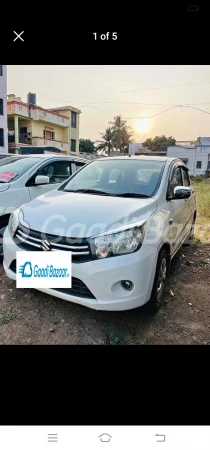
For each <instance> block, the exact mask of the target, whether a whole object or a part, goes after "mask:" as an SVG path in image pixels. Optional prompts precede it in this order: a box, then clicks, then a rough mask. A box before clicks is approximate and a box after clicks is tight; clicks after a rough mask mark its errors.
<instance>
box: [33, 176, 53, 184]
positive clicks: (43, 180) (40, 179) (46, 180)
mask: <svg viewBox="0 0 210 450" xmlns="http://www.w3.org/2000/svg"><path fill="white" fill-rule="evenodd" d="M49 182H50V179H49V177H47V176H46V175H37V177H36V178H35V184H36V185H39V184H49Z"/></svg>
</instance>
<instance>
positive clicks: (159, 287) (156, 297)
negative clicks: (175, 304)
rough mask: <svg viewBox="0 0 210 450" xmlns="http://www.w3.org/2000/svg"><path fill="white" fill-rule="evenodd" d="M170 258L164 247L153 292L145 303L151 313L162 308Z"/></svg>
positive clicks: (159, 258) (160, 254) (158, 263)
mask: <svg viewBox="0 0 210 450" xmlns="http://www.w3.org/2000/svg"><path fill="white" fill-rule="evenodd" d="M168 259H169V256H168V253H167V251H166V250H165V249H162V250H161V251H160V253H159V256H158V260H157V266H156V272H155V279H154V284H153V288H152V294H151V297H150V300H149V301H148V303H147V304H146V305H145V306H146V307H147V309H148V311H149V312H150V313H155V312H156V311H157V310H158V309H159V308H160V305H161V303H162V298H163V292H164V286H165V280H166V275H167V271H168Z"/></svg>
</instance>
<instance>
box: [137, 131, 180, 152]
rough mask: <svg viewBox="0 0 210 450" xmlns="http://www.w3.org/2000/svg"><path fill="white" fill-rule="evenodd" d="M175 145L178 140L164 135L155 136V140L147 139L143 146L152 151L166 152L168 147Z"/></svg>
mask: <svg viewBox="0 0 210 450" xmlns="http://www.w3.org/2000/svg"><path fill="white" fill-rule="evenodd" d="M173 145H176V139H174V138H173V137H172V136H170V137H168V138H167V137H166V136H165V135H164V134H163V135H162V136H155V138H154V139H147V140H146V141H144V142H143V144H142V146H143V147H147V148H148V149H149V150H152V151H166V150H167V147H170V146H173Z"/></svg>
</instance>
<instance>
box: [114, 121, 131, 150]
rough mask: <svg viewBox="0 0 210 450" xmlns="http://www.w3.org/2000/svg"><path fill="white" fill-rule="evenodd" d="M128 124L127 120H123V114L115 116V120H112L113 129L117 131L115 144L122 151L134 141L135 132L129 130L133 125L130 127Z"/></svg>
mask: <svg viewBox="0 0 210 450" xmlns="http://www.w3.org/2000/svg"><path fill="white" fill-rule="evenodd" d="M126 124H127V122H126V120H123V119H122V117H121V116H115V117H114V121H113V122H110V125H112V128H111V129H112V130H113V131H114V133H115V136H114V140H113V143H114V146H115V148H117V149H119V150H120V151H125V147H128V146H129V144H130V143H131V142H132V140H131V136H132V134H133V133H132V132H129V131H128V130H129V129H130V128H131V127H128V126H127V125H126Z"/></svg>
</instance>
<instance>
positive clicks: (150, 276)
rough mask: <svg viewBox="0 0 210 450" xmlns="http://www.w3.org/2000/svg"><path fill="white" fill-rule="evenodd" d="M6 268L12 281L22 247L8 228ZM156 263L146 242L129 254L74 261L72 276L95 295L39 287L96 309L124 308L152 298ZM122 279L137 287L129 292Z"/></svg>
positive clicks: (155, 253)
mask: <svg viewBox="0 0 210 450" xmlns="http://www.w3.org/2000/svg"><path fill="white" fill-rule="evenodd" d="M3 246H4V262H3V264H4V270H5V272H6V274H7V276H8V277H9V278H11V279H13V280H15V279H16V274H15V273H14V271H12V270H11V268H10V266H11V264H12V262H13V261H14V260H15V259H16V252H17V251H24V250H20V248H19V247H17V246H16V244H15V243H14V241H13V239H12V238H11V236H10V234H9V232H8V228H7V229H6V230H5V233H4V237H3ZM156 262H157V250H156V248H155V247H153V246H151V245H149V244H144V245H143V246H142V247H141V249H140V250H139V251H137V252H136V253H132V254H130V255H123V256H117V257H113V258H107V259H104V260H94V261H89V262H85V263H79V264H78V263H77V264H74V263H72V277H75V278H76V279H78V280H81V281H82V282H83V283H84V284H85V285H86V287H87V288H88V289H89V291H90V292H91V293H92V297H94V298H83V297H81V296H80V295H78V296H76V295H71V289H69V290H68V293H66V292H65V293H64V292H60V291H57V290H54V289H39V288H37V290H39V291H41V292H44V293H46V294H50V295H52V296H54V297H58V298H61V299H63V300H67V301H70V302H74V303H78V304H80V305H83V306H87V307H89V308H92V309H96V310H106V311H123V310H129V309H133V308H137V307H139V306H142V305H144V304H145V303H146V302H147V301H148V300H149V298H150V295H151V291H152V286H153V281H154V276H155V269H156ZM121 280H131V281H132V282H133V285H134V288H133V290H132V291H126V290H125V289H124V288H123V287H122V286H121Z"/></svg>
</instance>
